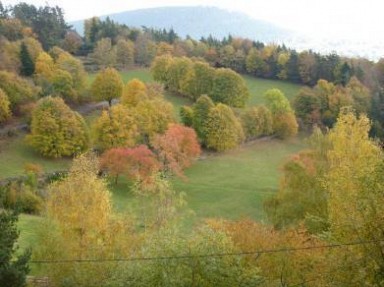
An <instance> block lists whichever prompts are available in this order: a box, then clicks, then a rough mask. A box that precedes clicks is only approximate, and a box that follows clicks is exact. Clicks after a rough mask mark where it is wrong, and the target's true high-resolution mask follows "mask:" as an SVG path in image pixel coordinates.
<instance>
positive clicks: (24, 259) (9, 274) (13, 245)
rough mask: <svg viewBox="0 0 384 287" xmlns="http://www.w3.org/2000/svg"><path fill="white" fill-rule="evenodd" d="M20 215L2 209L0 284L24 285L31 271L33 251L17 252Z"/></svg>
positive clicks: (8, 285) (12, 286)
mask: <svg viewBox="0 0 384 287" xmlns="http://www.w3.org/2000/svg"><path fill="white" fill-rule="evenodd" d="M17 220H18V216H17V215H15V214H12V213H10V212H9V211H6V210H0V230H1V232H0V285H1V286H7V287H24V286H25V285H26V279H27V274H28V273H29V265H28V261H29V259H30V257H31V251H30V250H25V251H24V252H22V253H19V254H17V253H16V252H17V240H18V238H19V231H18V230H17Z"/></svg>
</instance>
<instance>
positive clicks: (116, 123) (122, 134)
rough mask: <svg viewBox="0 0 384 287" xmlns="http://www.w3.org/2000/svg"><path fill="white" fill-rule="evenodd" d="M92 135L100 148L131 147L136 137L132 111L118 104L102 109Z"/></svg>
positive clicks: (136, 131)
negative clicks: (105, 109)
mask: <svg viewBox="0 0 384 287" xmlns="http://www.w3.org/2000/svg"><path fill="white" fill-rule="evenodd" d="M93 136H94V140H95V144H96V146H97V147H98V148H99V149H101V150H107V149H110V148H113V147H133V146H134V145H135V144H136V142H137V137H138V129H137V125H136V121H135V117H134V115H133V111H132V110H130V109H128V108H127V107H125V106H123V105H120V104H119V105H114V106H113V107H111V108H110V109H109V110H108V111H103V112H102V114H101V116H100V117H99V118H98V119H97V120H96V122H95V124H94V126H93Z"/></svg>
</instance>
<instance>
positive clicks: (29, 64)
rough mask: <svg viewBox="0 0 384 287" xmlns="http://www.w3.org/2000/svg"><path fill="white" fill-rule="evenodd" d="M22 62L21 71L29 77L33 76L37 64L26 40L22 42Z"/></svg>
mask: <svg viewBox="0 0 384 287" xmlns="http://www.w3.org/2000/svg"><path fill="white" fill-rule="evenodd" d="M20 63H21V68H20V73H21V74H22V75H23V76H27V77H29V76H32V75H33V73H34V72H35V64H34V62H33V60H32V58H31V55H30V54H29V52H28V49H27V46H26V45H25V43H24V42H23V43H21V46H20Z"/></svg>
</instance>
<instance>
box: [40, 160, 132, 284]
mask: <svg viewBox="0 0 384 287" xmlns="http://www.w3.org/2000/svg"><path fill="white" fill-rule="evenodd" d="M97 172H98V164H97V159H96V158H95V157H94V156H91V155H82V156H80V157H78V158H76V159H75V160H74V162H73V164H72V167H71V168H70V171H69V174H68V176H67V177H66V178H64V179H63V180H61V181H57V182H55V183H52V184H51V185H50V186H49V188H48V191H47V199H46V214H45V216H44V220H43V222H42V223H41V225H40V227H39V231H40V232H39V233H38V238H37V239H38V242H39V244H38V245H37V248H36V250H35V253H34V258H35V259H37V260H39V259H44V260H77V259H85V260H87V259H93V260H95V259H102V258H103V259H105V258H113V256H115V255H116V254H119V256H122V257H125V256H128V253H129V252H128V250H129V248H130V247H132V241H131V240H130V239H131V238H132V237H131V236H130V235H129V234H131V232H130V231H128V230H129V223H128V222H127V221H126V220H125V223H124V224H123V223H122V222H121V221H120V220H119V218H118V217H117V216H114V215H113V214H112V204H111V194H110V192H109V190H108V188H107V183H106V182H105V181H104V180H103V179H102V178H100V177H98V174H97ZM130 245H131V246H130ZM115 267H116V266H115V265H114V264H112V263H111V264H103V265H102V266H101V265H94V264H87V263H85V264H82V266H78V265H77V264H73V263H68V264H65V265H63V266H62V267H61V268H51V267H50V266H46V267H42V268H43V270H44V274H47V276H49V278H50V281H51V282H53V283H54V284H55V285H56V284H57V285H62V284H72V282H73V284H75V285H76V286H89V285H95V286H96V285H106V284H107V282H109V281H110V280H111V277H113V274H112V273H113V272H112V273H109V272H108V274H107V273H105V272H104V271H105V268H111V269H110V270H114V268H115ZM74 282H76V283H74Z"/></svg>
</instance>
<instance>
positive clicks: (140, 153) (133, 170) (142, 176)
mask: <svg viewBox="0 0 384 287" xmlns="http://www.w3.org/2000/svg"><path fill="white" fill-rule="evenodd" d="M100 167H101V168H102V169H106V170H107V171H108V174H109V175H111V176H113V177H114V178H115V184H117V180H118V177H119V175H125V176H126V177H127V178H128V179H130V180H133V181H144V182H147V181H149V180H150V178H151V177H152V176H153V175H154V174H156V173H157V172H158V171H159V170H160V164H159V162H158V161H157V159H156V157H155V154H154V153H153V152H152V151H151V150H150V149H149V148H148V147H147V146H145V145H139V146H136V147H133V148H112V149H110V150H108V151H106V152H105V153H104V154H103V155H102V156H101V158H100Z"/></svg>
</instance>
